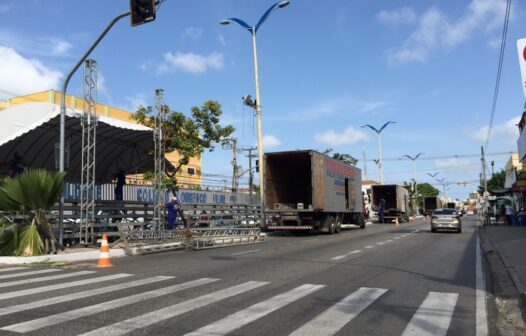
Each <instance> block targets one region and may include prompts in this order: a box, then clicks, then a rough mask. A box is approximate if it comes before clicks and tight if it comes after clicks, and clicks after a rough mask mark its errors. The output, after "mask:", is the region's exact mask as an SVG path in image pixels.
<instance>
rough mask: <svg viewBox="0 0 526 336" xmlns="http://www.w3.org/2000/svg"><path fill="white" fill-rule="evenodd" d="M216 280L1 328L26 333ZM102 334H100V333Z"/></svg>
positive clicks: (142, 294) (203, 280)
mask: <svg viewBox="0 0 526 336" xmlns="http://www.w3.org/2000/svg"><path fill="white" fill-rule="evenodd" d="M214 281H218V279H210V278H202V279H198V280H194V281H190V282H185V283H181V284H177V285H173V286H168V287H164V288H159V289H156V290H152V291H148V292H144V293H139V294H135V295H131V296H127V297H124V298H121V299H115V300H111V301H107V302H102V303H99V304H96V305H92V306H86V307H82V308H79V309H74V310H70V311H66V312H63V313H59V314H55V315H50V316H46V317H42V318H38V319H35V320H31V321H27V322H22V323H17V324H12V325H9V326H6V327H3V328H1V330H8V331H12V332H16V333H25V332H29V331H33V330H38V329H40V328H44V327H49V326H53V325H56V324H59V323H63V322H68V321H72V320H76V319H79V318H82V317H86V316H89V315H93V314H98V313H102V312H105V311H108V310H111V309H115V308H118V307H123V306H126V305H129V304H132V303H137V302H141V301H145V300H149V299H153V298H156V297H160V296H165V295H167V294H173V293H176V292H180V291H182V290H184V289H188V288H194V287H197V286H202V285H205V284H208V283H211V282H214ZM99 335H100V334H99Z"/></svg>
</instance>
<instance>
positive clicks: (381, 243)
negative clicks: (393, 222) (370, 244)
mask: <svg viewBox="0 0 526 336" xmlns="http://www.w3.org/2000/svg"><path fill="white" fill-rule="evenodd" d="M383 244H385V242H379V243H376V245H383Z"/></svg>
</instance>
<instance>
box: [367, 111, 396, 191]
mask: <svg viewBox="0 0 526 336" xmlns="http://www.w3.org/2000/svg"><path fill="white" fill-rule="evenodd" d="M390 124H396V121H388V122H386V123H385V124H384V125H383V126H382V127H380V129H376V128H375V127H374V126H371V125H362V126H361V127H369V128H370V129H372V130H373V131H375V132H376V133H377V134H378V170H379V172H380V184H384V174H383V172H382V140H381V139H380V133H382V131H383V130H384V129H385V128H386V127H387V126H388V125H390Z"/></svg>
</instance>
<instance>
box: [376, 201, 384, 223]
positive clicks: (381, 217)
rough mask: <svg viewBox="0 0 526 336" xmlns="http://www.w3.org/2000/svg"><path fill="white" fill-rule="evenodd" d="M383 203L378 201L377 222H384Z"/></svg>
mask: <svg viewBox="0 0 526 336" xmlns="http://www.w3.org/2000/svg"><path fill="white" fill-rule="evenodd" d="M384 211H385V209H384V203H383V202H382V201H380V205H379V206H378V222H380V223H383V222H384Z"/></svg>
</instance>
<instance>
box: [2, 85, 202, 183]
mask: <svg viewBox="0 0 526 336" xmlns="http://www.w3.org/2000/svg"><path fill="white" fill-rule="evenodd" d="M60 99H61V93H60V92H57V91H55V90H48V91H43V92H36V93H31V94H28V95H25V96H19V97H14V98H11V99H9V100H7V101H4V102H0V109H5V108H8V107H11V106H14V105H18V104H24V103H28V102H49V103H53V104H57V105H59V104H60ZM83 103H84V99H83V98H79V97H75V96H70V95H67V96H66V107H68V108H74V109H77V110H82V109H83ZM96 112H97V114H98V115H103V116H106V117H110V118H114V119H118V120H124V121H128V122H134V121H133V120H132V119H131V112H128V111H126V110H123V109H120V108H116V107H111V106H108V105H103V104H97V107H96ZM166 159H168V160H169V161H170V162H172V163H173V164H174V165H176V164H177V161H178V160H179V153H177V151H174V152H171V153H167V154H166ZM201 174H202V173H201V157H194V158H191V159H190V162H189V163H188V165H185V166H183V167H181V169H180V171H179V172H178V174H177V181H178V184H179V186H180V187H181V188H196V187H197V186H201ZM128 182H129V183H138V184H143V183H144V181H143V180H142V176H135V175H128Z"/></svg>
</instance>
